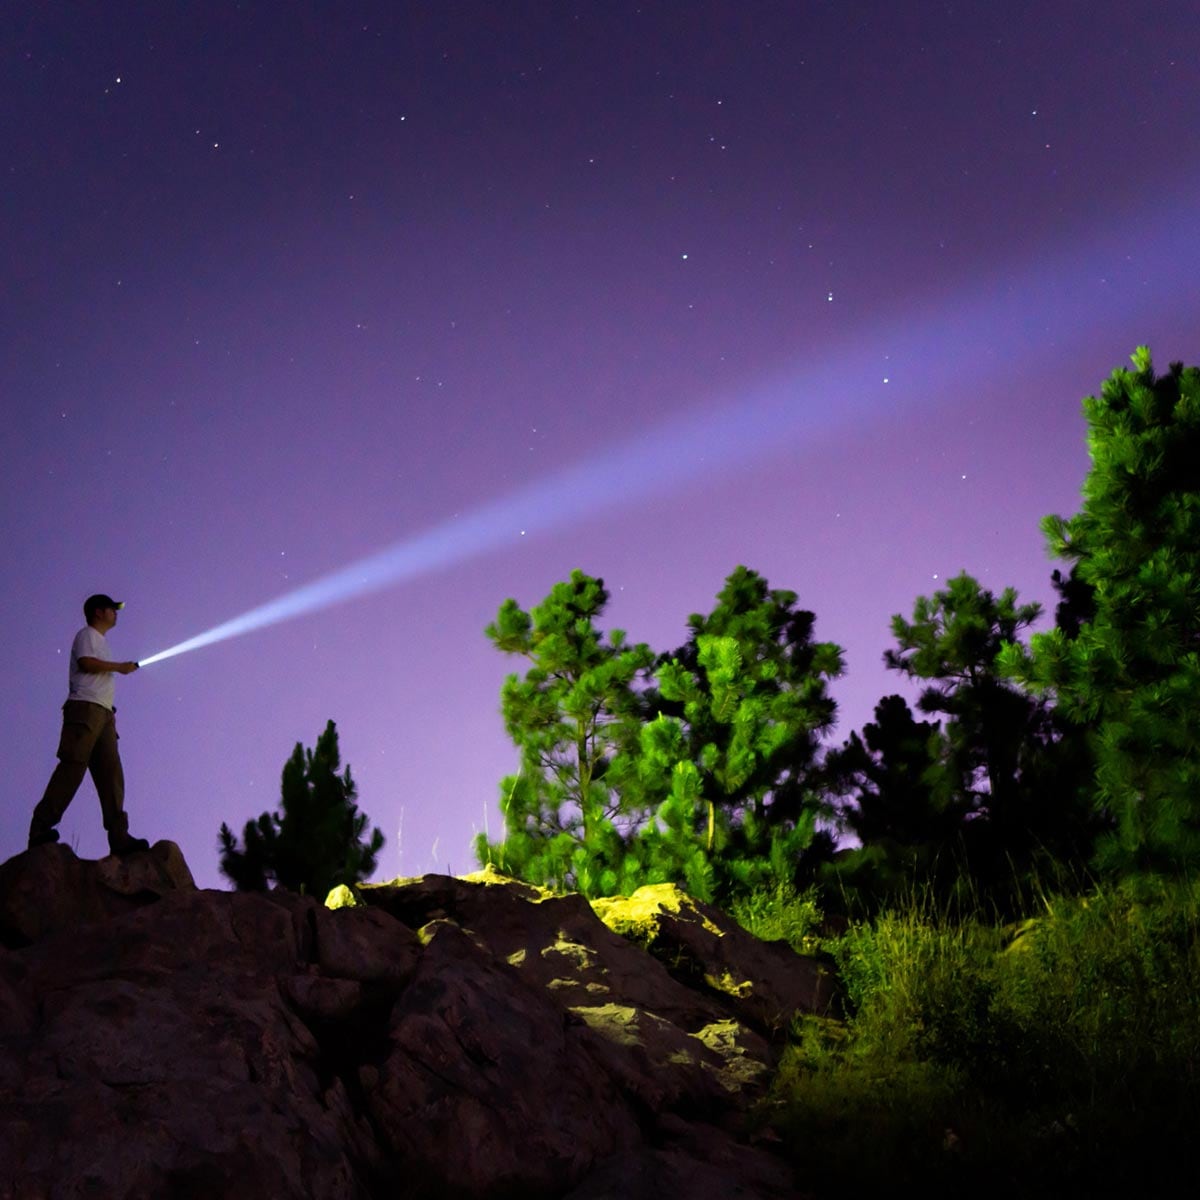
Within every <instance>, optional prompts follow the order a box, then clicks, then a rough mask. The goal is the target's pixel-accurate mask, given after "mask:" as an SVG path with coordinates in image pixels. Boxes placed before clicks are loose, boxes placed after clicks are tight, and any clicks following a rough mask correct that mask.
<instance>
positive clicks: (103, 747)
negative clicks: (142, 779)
mask: <svg viewBox="0 0 1200 1200" xmlns="http://www.w3.org/2000/svg"><path fill="white" fill-rule="evenodd" d="M88 770H89V771H91V773H92V782H93V783H94V784H95V785H96V795H98V796H99V797H100V812H101V813H102V814H103V816H104V828H105V829H106V830H107V831H108V847H109V849H110V850H111V851H112V852H113V853H114V854H129V853H130V852H132V851H134V850H148V849H149V848H150V843H149V842H148V841H146V839H145V838H135V837H130V836H129V818H128V817H127V816H126V815H125V769H124V768H123V767H122V766H121V754H120V751H119V750H118V748H117V718H116V717H115V716H114V715H113V714H112V713H109V714H108V719H107V720H106V721H105V723H104V728H103V730H102V731H101V733H100V737H99V738H98V739H97V741H96V747H95V749H94V750H93V751H92V756H91V758H90V759H89V760H88Z"/></svg>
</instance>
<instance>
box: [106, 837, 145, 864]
mask: <svg viewBox="0 0 1200 1200" xmlns="http://www.w3.org/2000/svg"><path fill="white" fill-rule="evenodd" d="M108 848H109V850H110V851H111V852H112V853H113V854H115V855H117V857H118V858H125V857H127V856H128V855H130V854H136V853H137V852H138V851H139V850H149V849H150V843H149V842H148V841H146V839H145V838H135V837H130V836H129V834H127V833H126V834H124V835H123V836H121V837H114V838H109V839H108Z"/></svg>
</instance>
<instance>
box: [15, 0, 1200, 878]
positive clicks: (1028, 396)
mask: <svg viewBox="0 0 1200 1200" xmlns="http://www.w3.org/2000/svg"><path fill="white" fill-rule="evenodd" d="M1150 11H1152V13H1153V19H1148V17H1147V13H1148V12H1150ZM285 13H286V14H287V15H286V17H284V16H282V14H285ZM0 52H2V54H3V71H2V73H0V113H3V119H2V121H0V149H2V152H3V153H2V156H0V170H2V171H3V180H4V185H3V188H0V230H2V231H3V236H2V237H0V254H2V255H3V274H2V276H0V398H2V401H3V405H4V418H5V419H4V422H3V427H2V435H0V436H2V437H3V463H4V470H3V472H2V474H0V495H2V497H3V506H2V508H0V514H2V536H3V575H2V577H0V602H2V604H3V609H4V611H5V612H6V613H7V614H8V631H9V634H8V636H9V644H8V646H7V648H6V650H5V653H4V654H3V656H0V687H2V689H3V694H4V695H5V696H6V697H8V699H9V701H10V704H11V708H10V715H11V717H12V720H11V721H10V722H9V726H8V728H9V734H8V746H7V749H6V751H5V757H4V767H5V778H4V781H3V791H2V792H0V796H2V800H0V857H3V856H7V855H9V854H13V853H16V852H17V851H18V850H20V849H22V848H23V847H24V844H25V837H26V833H27V829H28V822H29V815H30V812H31V811H32V808H33V805H34V804H35V803H36V801H37V799H38V798H39V796H40V795H41V791H42V788H43V787H44V785H45V782H46V779H47V778H48V776H49V774H50V771H51V769H52V767H53V765H54V749H55V745H56V740H57V736H58V728H59V721H60V712H59V708H60V706H61V704H62V701H63V700H64V699H65V695H66V675H67V652H68V649H69V646H70V642H71V638H72V636H73V634H74V632H75V630H76V629H77V628H78V627H79V626H80V625H81V624H82V615H81V612H80V606H81V605H82V602H83V599H84V597H85V596H87V595H88V594H89V593H90V592H92V591H98V590H104V591H108V592H110V593H111V594H112V595H114V596H116V597H117V598H118V599H124V600H126V601H127V608H126V610H125V612H124V613H123V614H122V617H121V622H120V624H119V625H118V627H117V629H116V630H115V631H114V632H113V633H112V634H111V635H110V642H111V644H112V646H113V648H114V651H115V652H116V653H117V654H118V656H119V657H122V658H124V657H129V658H144V657H147V656H149V655H150V654H152V653H154V652H156V651H159V650H162V649H165V648H166V647H168V646H171V645H173V644H175V643H177V642H180V641H182V640H184V639H185V638H188V637H191V636H192V635H194V634H197V633H200V632H201V631H202V630H205V629H208V628H209V627H211V626H214V625H217V624H219V623H221V622H224V621H226V620H228V619H230V618H233V617H235V616H237V615H239V614H241V613H242V612H244V611H246V610H248V609H252V608H254V607H256V606H258V605H260V604H263V603H265V602H268V601H271V600H273V599H275V598H276V597H278V596H280V595H282V594H284V593H287V592H288V591H290V590H291V589H293V588H296V587H298V586H300V585H303V584H307V583H309V582H311V581H313V580H317V579H319V578H320V577H322V576H324V575H326V574H327V573H330V572H335V571H338V570H339V569H341V568H343V567H346V566H348V565H350V564H352V563H354V562H355V561H356V560H358V559H361V558H363V557H365V556H371V555H376V554H377V553H378V552H380V551H384V550H387V549H389V548H391V547H395V546H400V545H404V544H406V543H407V542H408V541H409V539H416V538H420V537H422V535H426V534H427V533H429V531H430V530H433V529H443V530H445V531H446V535H447V536H446V541H445V543H444V544H445V545H448V546H453V545H454V544H455V543H454V537H455V533H456V531H462V530H464V529H466V530H471V531H473V533H472V536H473V538H474V539H475V540H476V541H479V540H482V541H483V542H485V543H486V549H483V550H479V549H474V550H472V551H471V552H470V553H467V552H465V551H461V552H458V553H457V557H456V558H454V559H453V561H449V562H446V563H443V564H442V565H441V566H439V567H437V568H435V569H430V570H427V571H413V572H410V576H409V577H408V578H407V579H406V580H405V581H402V582H397V583H394V584H392V585H390V586H385V587H381V588H378V589H376V590H374V591H371V592H369V593H368V594H365V595H361V596H359V597H357V598H354V599H352V600H350V601H348V602H346V603H342V604H336V605H333V606H329V607H326V608H324V609H322V610H321V611H317V612H311V613H308V614H307V615H301V616H298V617H296V618H294V619H292V620H290V621H288V622H285V623H282V624H277V625H274V626H272V627H270V628H265V629H260V630H257V631H255V632H251V633H248V634H246V635H245V636H242V637H238V638H234V639H232V640H228V641H225V642H222V643H220V644H217V645H212V646H209V647H206V648H204V649H200V650H196V651H194V652H192V653H188V654H184V655H181V656H179V657H176V658H172V659H169V660H166V661H163V662H160V663H157V664H154V665H152V666H149V667H147V668H145V669H144V670H143V671H141V672H139V673H137V674H135V675H133V676H130V677H128V678H118V680H117V684H116V686H117V704H118V707H119V709H120V716H119V725H120V729H121V733H122V743H121V746H122V756H123V759H124V763H125V772H126V778H127V786H128V790H127V807H128V810H129V813H130V817H131V826H132V829H133V831H134V832H135V833H136V834H138V835H141V836H146V837H149V838H150V839H151V840H155V839H157V838H164V837H165V838H171V839H173V840H174V841H176V842H178V843H179V844H180V845H181V846H182V848H183V850H184V853H185V855H186V856H187V859H188V862H189V863H190V864H191V866H192V869H193V872H194V873H195V875H196V878H197V881H198V882H199V883H201V884H202V885H207V886H224V883H223V880H222V879H221V877H220V875H219V872H218V867H217V854H216V832H217V828H218V826H219V825H220V823H221V822H222V821H223V820H224V821H228V822H229V823H230V824H231V825H233V826H234V827H235V828H236V829H237V830H238V831H239V832H240V829H241V826H242V824H243V823H244V822H245V821H246V820H247V819H248V818H251V817H253V816H256V815H257V814H258V813H260V812H262V811H263V810H264V809H267V808H274V807H276V805H277V803H278V798H279V773H280V769H281V767H282V765H283V762H284V760H285V759H286V758H287V756H288V754H289V753H290V751H291V748H292V746H293V745H294V744H295V742H296V741H298V740H302V741H303V742H304V743H305V744H306V745H311V744H312V743H313V742H314V741H315V740H316V737H317V735H318V734H319V733H320V732H321V730H322V728H323V727H324V724H325V721H326V720H327V719H328V718H330V717H332V718H333V719H334V720H335V721H336V722H337V724H338V728H339V732H340V735H341V745H342V750H343V757H344V760H346V761H348V762H349V763H350V765H351V768H352V770H353V773H354V775H355V778H356V779H357V781H358V784H359V793H360V803H361V805H362V807H363V808H364V809H365V810H366V812H367V813H368V814H369V815H370V816H371V818H372V819H373V821H374V822H375V823H376V824H378V825H379V826H380V827H381V828H382V829H383V830H384V833H385V834H386V835H387V839H388V842H387V846H386V848H385V850H384V853H383V856H382V860H381V864H380V869H379V871H378V872H377V873H376V877H377V878H387V877H391V876H394V875H396V874H400V873H404V874H414V873H417V872H420V871H425V870H431V869H435V868H436V869H439V870H445V869H446V867H447V865H449V866H450V867H451V868H452V869H453V870H455V871H463V870H467V869H470V868H471V867H472V866H473V860H472V857H471V854H470V850H469V844H470V839H471V836H472V834H473V832H474V831H475V830H476V829H478V828H480V827H482V825H483V823H484V821H485V818H486V820H487V821H488V822H489V824H490V828H491V830H492V832H493V834H495V833H496V832H497V830H498V828H499V824H500V822H499V815H498V808H497V804H496V800H497V794H498V793H497V783H498V781H499V779H500V777H501V776H502V775H503V774H505V773H506V772H508V771H510V770H512V769H513V768H514V767H515V763H516V754H515V751H514V749H513V748H512V746H511V744H510V743H509V742H508V740H507V737H506V735H505V733H504V730H503V728H502V725H501V721H500V717H499V708H498V705H499V689H500V684H501V682H502V680H503V677H504V675H505V673H506V672H507V671H509V670H510V669H514V667H515V666H516V665H517V664H516V663H515V662H510V661H509V660H506V659H505V658H504V657H503V656H501V655H500V654H499V653H498V652H497V651H496V650H494V649H493V648H492V647H491V645H490V643H488V641H487V640H486V638H485V637H484V635H483V627H484V626H485V625H486V624H487V623H488V621H489V620H490V619H492V617H493V616H494V615H495V612H496V609H497V608H498V607H499V605H500V603H501V601H503V600H504V598H505V597H507V596H515V597H516V598H517V599H518V600H519V601H520V602H521V603H522V605H524V606H526V607H528V606H530V605H532V604H534V603H536V602H537V601H539V600H540V599H541V598H542V597H543V596H544V595H545V594H546V592H547V591H548V590H549V588H550V587H551V585H552V584H553V583H554V582H555V581H557V580H559V579H562V578H565V577H566V576H567V575H568V574H569V572H570V571H571V569H572V568H574V567H580V568H582V569H583V570H585V571H587V572H589V573H591V574H595V575H601V576H602V577H603V578H604V579H605V581H606V582H607V584H608V586H609V587H610V590H611V591H612V597H613V598H612V602H611V604H610V608H609V612H608V617H609V621H608V623H609V624H611V625H617V626H620V627H622V628H624V629H626V630H627V631H628V633H629V635H630V636H631V637H632V638H633V639H635V640H644V641H648V642H649V643H650V644H651V645H652V646H653V647H654V648H655V649H656V650H666V649H670V648H673V647H674V646H676V645H678V644H679V643H680V642H681V641H683V640H684V637H685V633H686V628H685V622H686V618H687V615H688V614H689V613H690V612H693V611H696V610H703V611H707V610H708V609H709V608H711V605H712V602H713V597H714V595H715V593H716V592H717V591H718V589H719V588H720V586H721V583H722V581H723V579H724V577H725V576H726V575H727V574H728V573H729V572H730V571H731V570H732V569H733V568H734V567H735V566H736V565H738V564H739V563H744V564H746V565H747V566H750V567H753V568H754V569H756V570H758V571H760V572H761V573H763V574H764V575H766V577H767V578H768V580H769V581H770V583H771V584H772V586H775V587H786V588H790V589H792V590H794V591H795V592H797V593H798V594H799V597H800V599H801V602H802V603H803V605H804V606H805V607H808V608H811V609H812V610H813V611H814V612H815V613H816V614H817V627H816V633H817V636H818V637H819V638H821V639H822V640H826V639H827V640H833V641H836V642H838V643H840V644H841V645H842V646H843V647H845V649H846V655H847V662H848V673H847V675H846V677H844V678H843V679H842V680H840V681H838V683H837V684H836V686H835V689H834V694H835V696H836V698H837V700H838V702H839V706H840V716H839V728H838V731H837V734H838V737H839V738H841V737H845V736H846V735H847V734H848V732H849V731H850V730H851V729H852V728H856V727H858V726H861V724H862V722H863V721H864V720H866V719H869V717H870V714H871V709H872V707H873V705H874V703H875V701H876V700H877V699H878V698H879V697H880V696H881V695H883V694H885V693H886V692H888V691H895V690H902V689H900V687H899V683H900V681H899V679H898V678H897V677H896V676H894V675H893V674H890V673H888V672H886V671H885V670H884V669H883V668H882V665H881V655H882V652H883V650H884V648H885V647H886V646H887V645H889V644H890V636H889V629H888V621H889V618H890V616H891V614H892V613H894V612H901V611H903V612H905V613H906V614H907V613H910V612H911V609H912V603H913V600H914V599H915V597H916V596H917V595H918V594H921V593H929V592H931V591H932V590H934V589H936V588H937V587H938V586H939V584H940V583H941V582H942V581H944V580H945V579H946V578H947V577H948V576H950V575H953V574H954V573H956V572H957V571H959V570H962V569H966V570H969V571H971V572H972V573H973V574H975V575H977V576H978V577H979V578H980V579H981V580H982V581H984V583H985V584H986V585H987V586H990V587H993V588H995V589H997V590H999V589H1001V588H1003V587H1005V586H1007V585H1013V586H1015V587H1017V588H1018V589H1019V591H1020V593H1021V596H1022V598H1025V599H1039V600H1043V601H1047V600H1051V599H1052V593H1051V590H1050V587H1049V574H1050V571H1051V569H1052V565H1053V564H1051V563H1050V562H1049V561H1048V560H1047V559H1046V557H1045V554H1044V551H1043V546H1042V538H1041V535H1040V533H1039V531H1038V528H1037V521H1038V519H1039V518H1040V517H1041V516H1042V515H1043V514H1045V513H1048V512H1054V511H1057V512H1063V513H1070V512H1073V511H1075V510H1076V509H1077V507H1078V504H1079V485H1080V482H1081V480H1082V478H1083V475H1084V473H1085V471H1086V469H1087V457H1086V453H1085V449H1084V424H1083V421H1082V418H1081V416H1080V411H1079V402H1080V399H1081V398H1082V397H1083V396H1084V395H1086V394H1088V393H1089V392H1093V391H1096V390H1098V388H1099V386H1100V383H1101V381H1102V380H1103V379H1104V378H1105V377H1106V376H1107V374H1108V373H1109V372H1110V371H1111V370H1112V368H1113V367H1115V366H1119V365H1124V364H1126V363H1127V361H1128V356H1129V354H1130V352H1131V351H1132V350H1133V348H1134V347H1135V346H1136V345H1137V344H1139V343H1148V344H1149V345H1150V346H1151V348H1152V350H1153V352H1154V356H1155V362H1156V365H1157V366H1158V367H1159V369H1162V370H1165V369H1166V367H1167V365H1168V363H1169V362H1170V361H1171V360H1174V359H1183V360H1185V361H1188V362H1190V363H1195V362H1197V361H1198V360H1200V284H1198V283H1197V280H1198V279H1200V218H1198V217H1197V208H1198V205H1200V166H1198V165H1197V164H1200V102H1198V101H1197V95H1198V90H1197V87H1196V80H1197V78H1200V74H1198V67H1200V9H1197V8H1196V6H1195V4H1194V3H1192V2H1191V0H1187V2H1179V3H1170V2H1164V3H1158V4H1155V5H1154V6H1152V9H1149V10H1148V9H1147V8H1146V7H1145V6H1138V5H1129V4H1128V3H1127V2H1125V0H1121V2H1115V0H1091V2H1089V3H1084V2H1082V0H1079V2H1072V3H1063V2H1059V0H1039V2H1038V3H1029V4H1019V3H1005V4H992V3H984V2H982V0H979V2H975V3H965V2H964V3H955V4H932V3H928V4H927V3H920V4H905V5H897V4H894V3H875V4H854V3H849V2H846V0H837V2H833V3H820V4H817V3H805V2H800V0H797V2H795V3H782V2H780V3H761V4H760V3H745V2H744V0H743V2H736V3H735V2H734V0H728V2H725V3H705V4H697V3H661V4H652V3H646V4H644V5H643V6H642V7H641V8H638V7H635V6H633V5H628V4H622V3H617V2H615V0H603V2H596V3H579V4H559V3H555V4H552V3H549V2H548V0H547V2H543V3H508V2H506V3H495V0H491V2H489V3H440V2H439V3H428V4H422V5H410V4H403V3H400V2H398V0H386V2H378V3H340V4H337V5H320V6H316V5H295V6H292V5H288V6H281V5H244V6H235V5H230V4H226V5H186V6H185V5H175V4H169V5H164V4H161V3H158V2H153V3H145V4H118V5H87V6H80V5H66V4H56V3H47V4H33V3H25V4H15V5H6V6H5V7H4V10H3V13H2V14H0ZM563 472H569V474H567V475H565V476H562V475H561V473H563ZM560 476H561V477H560ZM514 496H515V497H516V498H517V499H516V505H515V507H512V506H508V503H507V502H508V499H509V498H511V497H514ZM481 511H482V513H483V514H484V515H483V517H479V516H477V514H478V513H480V512H481ZM518 526H520V527H524V528H525V533H524V535H522V533H521V528H519V527H518ZM459 544H460V545H461V543H459ZM472 544H474V542H473V543H472ZM420 545H421V546H423V547H425V548H429V547H430V546H434V548H435V549H436V548H437V546H441V545H443V542H442V541H441V540H440V539H439V541H438V542H437V543H436V545H434V543H432V542H430V541H429V540H426V541H425V542H422V543H420ZM398 553H400V554H404V553H408V551H407V550H405V551H399V552H398ZM61 828H62V834H63V837H64V840H66V841H67V842H68V843H69V844H72V845H74V846H75V847H76V849H77V851H78V852H79V853H80V854H84V855H89V856H96V855H99V854H101V853H103V852H104V849H105V845H104V837H103V831H102V829H101V825H100V814H99V806H98V804H97V803H96V799H95V793H94V791H93V789H92V785H91V783H90V781H88V782H85V784H84V785H83V787H82V788H81V789H80V793H79V795H78V796H77V797H76V800H75V802H74V804H73V805H72V807H71V809H70V810H69V811H68V813H67V816H66V818H65V819H64V821H63V824H62V827H61ZM401 830H402V833H401Z"/></svg>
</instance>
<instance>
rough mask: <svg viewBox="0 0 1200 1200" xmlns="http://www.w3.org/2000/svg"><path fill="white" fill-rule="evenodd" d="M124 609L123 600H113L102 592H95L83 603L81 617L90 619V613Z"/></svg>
mask: <svg viewBox="0 0 1200 1200" xmlns="http://www.w3.org/2000/svg"><path fill="white" fill-rule="evenodd" d="M124 607H125V601H124V600H114V599H113V598H112V597H111V596H106V595H105V594H104V593H103V592H97V593H96V594H95V595H94V596H89V597H88V598H87V599H86V600H85V601H84V602H83V615H84V616H85V617H88V618H90V617H91V615H92V613H94V612H97V611H99V610H100V609H102V608H124Z"/></svg>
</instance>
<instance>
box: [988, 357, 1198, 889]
mask: <svg viewBox="0 0 1200 1200" xmlns="http://www.w3.org/2000/svg"><path fill="white" fill-rule="evenodd" d="M1083 412H1084V417H1085V418H1086V420H1087V425H1088V435H1087V437H1088V452H1089V454H1090V456H1091V460H1092V465H1091V469H1090V471H1089V472H1088V475H1087V478H1086V479H1085V481H1084V485H1083V506H1082V508H1081V509H1080V511H1079V512H1078V513H1077V514H1076V515H1075V516H1074V517H1071V518H1069V519H1068V518H1064V517H1061V516H1049V517H1046V518H1045V519H1044V520H1043V522H1042V529H1043V532H1044V533H1045V535H1046V538H1047V543H1048V546H1049V549H1050V552H1051V553H1052V554H1055V555H1057V556H1059V557H1061V558H1065V559H1067V560H1068V561H1070V562H1072V563H1073V564H1074V568H1073V571H1072V576H1073V577H1077V579H1078V580H1079V581H1080V582H1081V583H1082V584H1083V585H1085V586H1086V587H1087V588H1089V589H1090V592H1091V594H1090V604H1089V605H1088V610H1085V612H1084V619H1082V620H1081V621H1080V622H1079V623H1078V625H1077V629H1076V631H1075V635H1074V636H1070V633H1069V631H1067V630H1064V629H1062V628H1058V629H1055V630H1052V631H1050V632H1048V633H1044V634H1039V635H1036V636H1035V637H1034V638H1033V639H1032V641H1031V646H1030V652H1028V653H1026V652H1025V651H1023V650H1022V648H1021V647H1019V646H1012V647H1010V648H1009V649H1007V650H1006V651H1005V654H1004V658H1003V663H1004V667H1005V669H1006V670H1008V671H1009V672H1010V673H1012V674H1013V675H1015V676H1017V677H1019V678H1021V679H1023V680H1025V681H1027V682H1028V683H1031V684H1033V685H1034V686H1035V687H1038V688H1041V689H1044V690H1046V691H1048V692H1049V693H1051V694H1053V695H1055V696H1056V697H1057V700H1058V706H1059V708H1060V710H1061V711H1062V712H1063V713H1064V714H1065V715H1066V716H1067V717H1069V718H1071V719H1072V720H1074V721H1075V722H1076V723H1077V724H1079V725H1080V726H1082V727H1084V728H1086V729H1088V730H1090V731H1091V743H1092V751H1093V755H1094V759H1095V764H1096V800H1097V803H1098V804H1099V806H1100V807H1101V808H1102V810H1103V811H1104V813H1105V814H1107V815H1108V816H1109V817H1111V819H1112V821H1113V822H1114V824H1115V828H1114V830H1113V831H1112V832H1111V833H1110V834H1109V835H1108V836H1106V837H1105V838H1104V839H1103V840H1102V843H1101V850H1100V862H1101V864H1102V865H1108V866H1112V867H1115V868H1117V869H1125V870H1129V869H1188V868H1191V869H1194V868H1195V867H1196V866H1198V865H1200V755H1198V754H1197V747H1198V746H1200V701H1198V699H1197V697H1200V370H1198V369H1197V368H1195V367H1190V368H1187V369H1184V367H1183V365H1182V364H1180V363H1174V364H1172V365H1171V368H1170V370H1169V372H1168V373H1167V374H1166V375H1162V376H1156V375H1155V373H1154V369H1153V366H1152V363H1151V358H1150V352H1149V350H1147V349H1146V347H1144V346H1141V347H1139V348H1138V349H1137V351H1136V352H1135V353H1134V355H1133V370H1129V369H1120V370H1117V371H1114V372H1113V374H1112V375H1111V376H1110V378H1109V379H1108V380H1107V382H1106V383H1105V384H1104V386H1103V389H1102V391H1101V394H1100V396H1099V397H1098V398H1097V397H1096V396H1089V397H1088V398H1087V399H1085V400H1084V402H1083Z"/></svg>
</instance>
